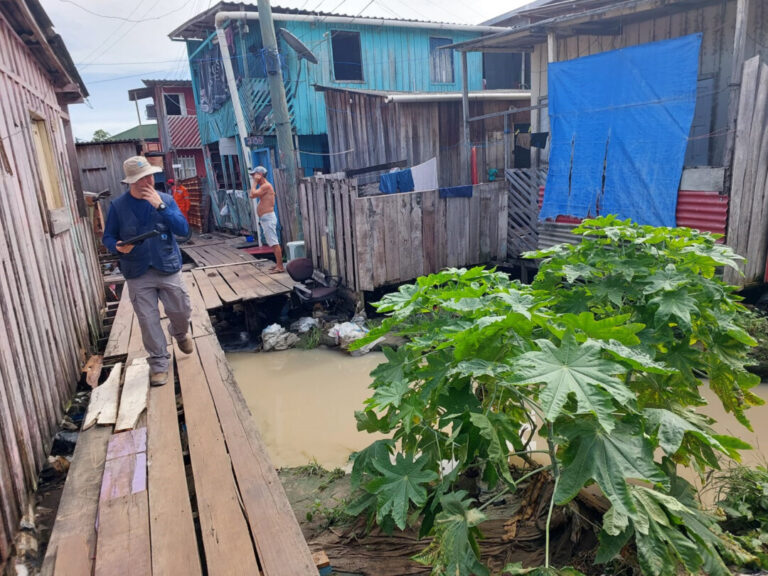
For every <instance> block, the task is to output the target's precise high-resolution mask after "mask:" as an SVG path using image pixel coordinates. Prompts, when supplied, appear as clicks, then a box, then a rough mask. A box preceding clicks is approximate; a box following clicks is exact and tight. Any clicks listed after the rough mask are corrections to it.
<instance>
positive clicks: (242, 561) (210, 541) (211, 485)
mask: <svg viewBox="0 0 768 576" xmlns="http://www.w3.org/2000/svg"><path fill="white" fill-rule="evenodd" d="M175 350H176V366H177V368H178V371H179V383H180V386H181V394H182V399H183V401H184V417H185V419H186V424H187V436H188V441H189V453H190V458H191V461H192V471H193V474H194V483H195V494H196V498H197V508H198V515H199V519H200V527H201V533H202V541H203V547H204V549H205V561H206V566H207V568H208V570H207V571H208V574H210V575H211V576H216V575H219V574H221V575H223V576H230V575H231V576H235V575H238V574H242V575H243V576H247V575H256V574H259V568H258V566H257V564H256V556H255V553H254V550H253V547H252V545H251V540H250V534H249V531H248V526H247V523H246V520H245V517H244V516H243V511H242V509H241V508H240V503H239V496H238V491H237V486H236V485H235V479H234V477H233V475H232V463H231V461H230V458H229V455H228V454H227V446H226V444H225V441H224V437H223V435H222V431H221V426H220V424H219V419H218V416H217V413H216V408H215V407H214V404H213V400H212V398H211V393H210V390H209V388H208V382H207V381H206V376H205V372H204V371H203V366H202V364H201V361H200V357H199V356H198V355H197V354H194V353H193V354H189V355H184V354H180V353H179V350H178V347H175Z"/></svg>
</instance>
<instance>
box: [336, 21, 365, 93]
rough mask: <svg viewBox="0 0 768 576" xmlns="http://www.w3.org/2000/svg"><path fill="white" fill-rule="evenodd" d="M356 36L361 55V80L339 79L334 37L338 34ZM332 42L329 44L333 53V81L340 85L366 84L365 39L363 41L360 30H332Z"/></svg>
mask: <svg viewBox="0 0 768 576" xmlns="http://www.w3.org/2000/svg"><path fill="white" fill-rule="evenodd" d="M339 33H341V34H356V35H357V45H358V49H359V54H360V79H359V80H349V79H343V78H342V79H339V78H337V77H336V55H335V50H334V48H333V41H334V37H335V36H336V35H337V34H339ZM330 34H331V41H330V42H329V43H328V44H329V49H330V51H331V73H332V76H333V81H334V82H337V83H340V84H364V83H365V67H364V66H363V39H362V33H361V32H360V31H359V30H331V31H330Z"/></svg>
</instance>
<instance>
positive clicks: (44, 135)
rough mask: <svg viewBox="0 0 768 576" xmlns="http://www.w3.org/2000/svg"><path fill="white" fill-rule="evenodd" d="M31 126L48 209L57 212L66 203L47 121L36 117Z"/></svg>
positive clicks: (31, 121) (32, 119)
mask: <svg viewBox="0 0 768 576" xmlns="http://www.w3.org/2000/svg"><path fill="white" fill-rule="evenodd" d="M30 126H31V128H32V140H33V141H34V143H35V153H36V155H37V167H38V170H40V181H41V183H42V186H43V195H44V197H45V204H46V208H47V209H48V210H49V211H51V210H57V209H59V208H62V207H63V206H64V202H63V200H62V197H61V188H60V186H59V179H58V177H57V174H58V173H59V171H58V170H57V169H56V161H55V157H54V155H53V147H52V146H51V139H50V137H49V136H48V128H47V127H46V125H45V120H42V119H40V118H37V117H34V116H33V117H32V118H31V119H30Z"/></svg>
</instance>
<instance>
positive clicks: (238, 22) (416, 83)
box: [169, 2, 499, 189]
mask: <svg viewBox="0 0 768 576" xmlns="http://www.w3.org/2000/svg"><path fill="white" fill-rule="evenodd" d="M272 11H273V19H274V22H275V29H276V30H275V31H276V35H277V38H278V47H279V52H280V55H279V61H274V59H270V58H269V57H268V55H267V54H265V51H264V50H263V49H262V42H261V33H260V23H259V22H258V20H255V19H252V15H251V19H247V20H246V19H245V18H237V19H231V20H228V21H226V23H225V32H226V40H227V45H228V49H229V53H230V55H231V62H232V68H233V70H234V76H235V79H236V83H237V90H238V97H239V98H240V102H241V105H242V110H243V116H244V117H245V118H244V119H245V124H246V127H247V131H248V138H247V139H246V146H247V147H248V148H249V150H243V149H242V148H243V145H242V144H241V142H240V141H239V138H238V129H237V125H236V119H235V111H234V109H233V106H232V100H231V95H230V91H229V89H228V86H227V78H226V75H225V67H224V65H223V62H222V51H221V49H220V47H219V46H218V41H217V34H216V24H215V21H216V15H217V14H218V13H220V12H251V13H257V7H256V6H255V5H251V4H243V3H231V2H221V3H219V4H217V5H215V6H213V7H212V8H210V9H209V10H206V11H205V12H202V13H201V14H199V15H197V16H195V17H194V18H192V19H191V20H189V21H187V22H186V23H184V24H183V25H181V26H180V27H179V28H177V29H176V30H174V31H173V32H172V33H171V34H170V35H169V36H170V38H171V39H172V40H177V41H183V42H186V45H187V52H188V55H189V65H190V73H191V77H192V84H193V88H194V96H195V101H196V102H195V103H196V108H197V115H198V123H199V126H200V136H201V140H202V144H203V148H204V150H205V153H206V161H207V163H208V164H209V170H208V171H207V172H208V174H209V179H211V178H214V179H215V180H213V181H211V182H210V184H212V185H213V186H214V187H215V188H219V189H221V188H222V187H224V188H235V189H237V188H241V187H242V182H245V181H247V180H246V179H245V174H244V171H245V163H244V161H243V155H244V154H252V155H253V156H252V158H253V160H254V161H255V162H258V163H266V162H268V161H269V159H270V157H271V152H272V151H274V148H275V146H276V137H275V125H274V120H273V117H272V107H271V102H270V96H269V88H268V83H267V69H268V68H270V67H271V66H280V67H281V68H282V72H283V78H284V83H285V89H286V95H287V99H288V109H289V113H290V115H291V120H292V125H293V130H294V134H295V138H296V147H297V149H298V150H299V151H300V154H299V156H300V163H301V167H302V170H303V172H304V173H305V174H307V175H311V174H312V173H314V171H317V170H322V171H326V172H327V171H328V170H329V169H330V162H329V158H328V136H327V130H326V110H325V97H324V94H323V92H322V91H319V90H317V89H316V88H317V87H331V88H347V89H354V90H362V91H365V90H371V91H388V92H407V93H436V92H453V93H457V92H459V91H461V88H462V76H461V60H460V58H459V57H458V54H456V55H454V52H453V50H452V49H447V50H445V49H441V47H443V46H448V45H450V44H454V43H456V42H462V41H466V40H471V39H475V38H478V37H480V36H481V35H483V34H484V33H485V34H487V33H490V32H492V31H498V30H499V29H498V28H493V27H489V26H471V25H458V24H443V23H436V22H421V21H413V20H387V19H381V18H367V17H353V16H339V15H335V14H323V13H320V14H318V13H312V12H308V11H304V10H295V9H284V8H279V7H273V9H272ZM282 29H284V30H286V31H287V32H289V33H290V34H291V35H293V36H295V37H296V38H298V39H299V40H300V41H301V43H303V44H304V45H305V46H306V47H307V48H308V49H309V51H310V52H311V53H312V55H313V56H314V57H315V58H316V60H317V63H316V64H313V63H311V62H309V61H308V60H306V59H305V58H302V57H301V56H300V55H299V54H298V53H297V51H296V50H295V48H293V47H291V46H290V45H289V44H288V42H287V41H286V37H287V36H289V35H288V34H284V33H282V32H281V30H282ZM468 71H469V74H468V88H469V90H471V91H477V90H482V89H483V59H482V54H471V55H469V61H468ZM457 121H460V119H457ZM350 122H353V123H364V122H366V118H350Z"/></svg>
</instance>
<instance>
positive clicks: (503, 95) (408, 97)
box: [384, 90, 531, 104]
mask: <svg viewBox="0 0 768 576" xmlns="http://www.w3.org/2000/svg"><path fill="white" fill-rule="evenodd" d="M530 97H531V93H530V92H528V91H520V90H514V91H505V92H493V91H487V92H474V93H472V92H470V93H469V99H470V100H525V99H528V98H530ZM462 98H463V94H462V93H459V92H443V93H439V94H435V93H431V94H426V93H419V94H389V95H388V96H387V97H386V98H385V100H384V101H385V102H386V103H387V104H389V103H391V102H444V101H451V100H461V99H462Z"/></svg>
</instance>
